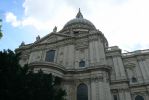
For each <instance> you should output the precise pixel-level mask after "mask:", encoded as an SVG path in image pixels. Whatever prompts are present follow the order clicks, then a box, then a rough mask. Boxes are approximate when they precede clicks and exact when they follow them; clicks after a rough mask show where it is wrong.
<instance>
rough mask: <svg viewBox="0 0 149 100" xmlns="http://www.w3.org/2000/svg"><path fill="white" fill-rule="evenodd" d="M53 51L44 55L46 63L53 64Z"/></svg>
mask: <svg viewBox="0 0 149 100" xmlns="http://www.w3.org/2000/svg"><path fill="white" fill-rule="evenodd" d="M54 56H55V50H50V51H48V52H47V54H46V61H49V62H54Z"/></svg>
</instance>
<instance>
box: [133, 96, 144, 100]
mask: <svg viewBox="0 0 149 100" xmlns="http://www.w3.org/2000/svg"><path fill="white" fill-rule="evenodd" d="M135 100H144V98H143V97H142V96H140V95H137V96H136V97H135Z"/></svg>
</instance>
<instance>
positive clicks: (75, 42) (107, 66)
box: [16, 10, 149, 100]
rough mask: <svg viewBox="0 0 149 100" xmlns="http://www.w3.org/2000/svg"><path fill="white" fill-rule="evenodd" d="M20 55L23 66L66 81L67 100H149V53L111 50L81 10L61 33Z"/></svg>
mask: <svg viewBox="0 0 149 100" xmlns="http://www.w3.org/2000/svg"><path fill="white" fill-rule="evenodd" d="M16 52H17V53H19V52H21V59H20V64H21V65H22V66H23V65H24V64H28V65H29V66H30V68H32V69H33V70H34V72H37V71H38V70H40V69H42V70H43V72H44V73H52V74H53V75H54V76H58V77H61V78H62V84H61V86H62V88H63V89H65V90H66V92H67V95H66V97H65V98H66V100H149V50H137V51H133V52H128V53H122V52H121V49H120V48H119V47H118V46H112V47H109V46H108V40H107V39H106V37H105V36H104V34H103V33H102V32H101V31H99V30H98V29H96V27H95V26H94V24H93V23H92V22H90V21H89V20H87V19H85V18H84V17H83V15H82V13H81V11H80V10H79V12H78V13H77V15H76V17H75V18H74V19H72V20H70V21H68V22H67V23H66V24H65V25H64V27H63V28H62V29H61V30H60V31H57V27H55V28H54V29H53V31H52V32H51V33H49V34H47V35H46V36H44V37H42V38H40V37H39V36H38V37H36V41H35V42H34V43H31V44H25V43H24V42H22V43H21V45H20V47H19V48H17V49H16Z"/></svg>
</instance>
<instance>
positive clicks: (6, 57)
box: [0, 50, 66, 100]
mask: <svg viewBox="0 0 149 100" xmlns="http://www.w3.org/2000/svg"><path fill="white" fill-rule="evenodd" d="M18 62H19V54H15V53H14V52H13V51H11V50H7V51H6V50H4V51H0V100H64V96H65V95H66V93H65V91H64V90H62V89H61V88H60V82H61V79H60V78H59V77H53V76H52V74H44V73H43V72H42V71H41V70H40V71H39V72H38V73H33V71H32V70H30V69H29V68H28V65H25V66H24V67H21V66H20V65H19V63H18Z"/></svg>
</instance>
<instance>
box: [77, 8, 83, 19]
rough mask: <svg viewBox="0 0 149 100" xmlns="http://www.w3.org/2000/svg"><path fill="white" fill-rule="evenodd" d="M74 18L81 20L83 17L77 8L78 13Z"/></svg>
mask: <svg viewBox="0 0 149 100" xmlns="http://www.w3.org/2000/svg"><path fill="white" fill-rule="evenodd" d="M76 18H83V15H82V13H81V11H80V8H79V12H78V13H77V15H76Z"/></svg>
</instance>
